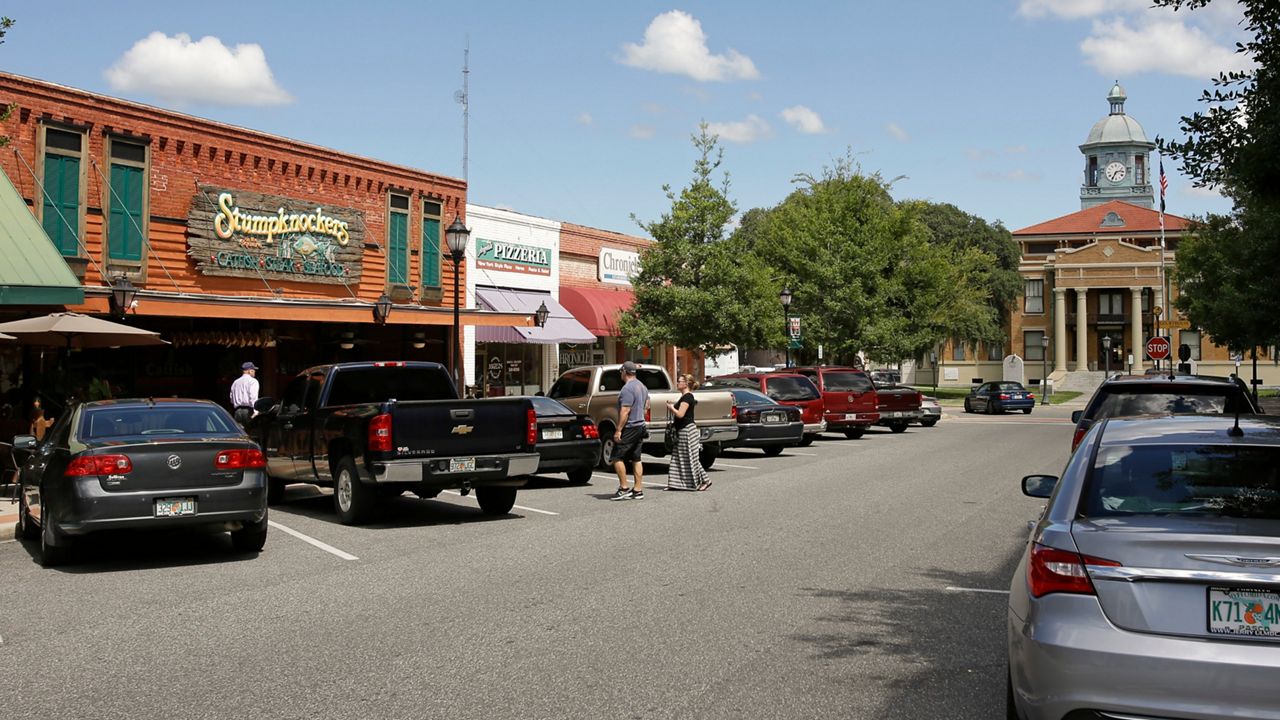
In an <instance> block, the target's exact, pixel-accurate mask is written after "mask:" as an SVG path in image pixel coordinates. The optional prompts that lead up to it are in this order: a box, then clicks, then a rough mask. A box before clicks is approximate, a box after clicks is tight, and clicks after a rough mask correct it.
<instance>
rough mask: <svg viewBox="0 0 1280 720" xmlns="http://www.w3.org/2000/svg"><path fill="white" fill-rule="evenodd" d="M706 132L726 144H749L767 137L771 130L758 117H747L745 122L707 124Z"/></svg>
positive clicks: (767, 124)
mask: <svg viewBox="0 0 1280 720" xmlns="http://www.w3.org/2000/svg"><path fill="white" fill-rule="evenodd" d="M707 132H708V133H709V134H711V135H719V136H720V139H721V140H724V141H726V142H736V143H749V142H755V141H756V140H763V139H764V138H767V137H769V135H771V134H772V133H773V130H772V129H771V128H770V127H769V123H767V122H765V121H764V120H761V119H760V118H759V117H758V116H756V115H748V116H747V118H746V119H745V120H737V121H734V122H722V123H719V122H713V123H707Z"/></svg>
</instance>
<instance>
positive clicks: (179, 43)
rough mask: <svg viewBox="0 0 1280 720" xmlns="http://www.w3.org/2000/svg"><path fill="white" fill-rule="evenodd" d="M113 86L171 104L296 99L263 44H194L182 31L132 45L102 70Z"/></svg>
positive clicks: (206, 41)
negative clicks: (273, 71) (282, 83)
mask: <svg viewBox="0 0 1280 720" xmlns="http://www.w3.org/2000/svg"><path fill="white" fill-rule="evenodd" d="M104 75H105V77H106V79H107V82H108V83H109V84H110V85H111V87H112V88H113V89H115V90H122V91H126V92H141V93H146V94H150V95H155V96H157V97H160V98H162V99H164V100H168V101H173V102H192V103H207V104H212V105H281V104H284V103H289V102H293V97H292V96H291V95H289V93H287V92H285V91H284V90H283V89H282V88H281V87H280V86H279V85H277V84H276V81H275V77H273V76H272V74H271V68H269V67H268V66H267V56H266V54H265V53H263V52H262V47H261V46H260V45H256V44H253V43H247V44H242V45H236V46H235V47H234V48H228V47H227V46H225V45H223V44H222V41H221V40H219V39H218V38H216V37H213V36H212V35H206V36H205V37H202V38H200V39H199V40H197V41H194V42H192V40H191V36H190V35H187V34H186V33H178V34H176V35H174V36H173V37H169V36H168V35H165V34H164V33H162V32H153V33H151V34H150V35H148V36H147V37H145V38H143V39H141V40H139V41H138V42H136V43H134V45H133V47H131V48H129V50H128V51H126V52H125V53H124V55H121V56H120V58H119V59H118V60H116V62H115V64H114V65H112V66H111V67H110V68H108V69H107V71H106V72H105V73H104Z"/></svg>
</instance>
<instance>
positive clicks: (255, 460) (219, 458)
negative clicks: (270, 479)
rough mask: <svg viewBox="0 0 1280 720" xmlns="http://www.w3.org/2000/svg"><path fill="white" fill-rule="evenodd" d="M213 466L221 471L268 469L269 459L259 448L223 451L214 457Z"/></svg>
mask: <svg viewBox="0 0 1280 720" xmlns="http://www.w3.org/2000/svg"><path fill="white" fill-rule="evenodd" d="M213 466H214V467H215V468H217V469H219V470H252V469H256V468H264V467H266V466H267V458H266V457H265V456H263V454H262V451H261V450H259V449H257V448H249V449H247V450H223V451H222V452H220V453H218V454H217V455H215V456H214V458H213Z"/></svg>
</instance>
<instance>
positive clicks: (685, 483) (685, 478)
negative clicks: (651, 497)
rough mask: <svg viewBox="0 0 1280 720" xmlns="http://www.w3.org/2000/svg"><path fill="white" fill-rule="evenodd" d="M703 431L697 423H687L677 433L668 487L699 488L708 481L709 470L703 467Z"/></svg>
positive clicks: (679, 488) (681, 488)
mask: <svg viewBox="0 0 1280 720" xmlns="http://www.w3.org/2000/svg"><path fill="white" fill-rule="evenodd" d="M701 455H702V439H701V433H699V432H698V426H697V425H692V424H691V425H686V426H685V427H684V428H683V429H681V430H680V431H678V432H677V433H676V446H675V447H674V448H672V450H671V465H670V467H669V468H668V470H667V487H670V488H675V489H677V490H697V489H698V486H699V485H701V484H702V483H704V482H706V481H707V471H706V469H705V468H703V467H702V461H701V460H700V459H699V456H701Z"/></svg>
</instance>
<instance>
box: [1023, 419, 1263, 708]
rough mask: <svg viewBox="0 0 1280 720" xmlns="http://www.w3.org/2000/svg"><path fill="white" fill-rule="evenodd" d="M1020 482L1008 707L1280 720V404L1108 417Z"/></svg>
mask: <svg viewBox="0 0 1280 720" xmlns="http://www.w3.org/2000/svg"><path fill="white" fill-rule="evenodd" d="M1237 423H1238V424H1237ZM1022 487H1023V492H1025V493H1026V494H1027V495H1030V496H1032V497H1043V498H1048V500H1049V502H1048V505H1047V506H1046V507H1045V509H1044V513H1043V514H1042V515H1041V517H1040V520H1039V522H1038V523H1036V525H1035V526H1034V529H1033V530H1032V532H1031V535H1030V538H1029V541H1028V543H1027V549H1026V551H1025V552H1024V553H1023V556H1022V560H1021V562H1020V563H1019V565H1018V569H1017V571H1016V572H1015V573H1014V576H1013V581H1012V583H1011V586H1010V589H1009V612H1008V631H1009V692H1008V702H1009V711H1010V712H1009V717H1011V718H1012V717H1020V718H1025V719H1026V720H1040V719H1042V718H1043V719H1045V720H1048V719H1049V718H1052V719H1053V720H1062V719H1063V718H1072V719H1074V718H1144V719H1148V720H1150V719H1154V718H1181V719H1183V720H1193V719H1197V720H1202V719H1207V718H1228V717H1230V718H1273V719H1275V718H1280V685H1278V683H1280V418H1273V417H1263V416H1247V415H1246V416H1239V417H1236V416H1231V415H1226V416H1223V415H1217V416H1205V415H1188V416H1174V417H1163V418H1154V417H1144V418H1125V419H1116V418H1112V419H1108V420H1104V421H1102V422H1099V423H1096V424H1095V425H1094V427H1093V428H1091V429H1090V430H1089V432H1088V434H1087V435H1086V436H1085V438H1084V440H1083V441H1082V442H1081V444H1080V447H1079V449H1078V450H1077V451H1076V452H1075V453H1074V454H1073V455H1072V456H1071V460H1070V461H1069V462H1068V464H1067V467H1066V470H1065V471H1064V473H1063V476H1062V478H1061V479H1058V478H1056V477H1054V476H1051V475H1030V476H1027V477H1025V478H1023V480H1022Z"/></svg>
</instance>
